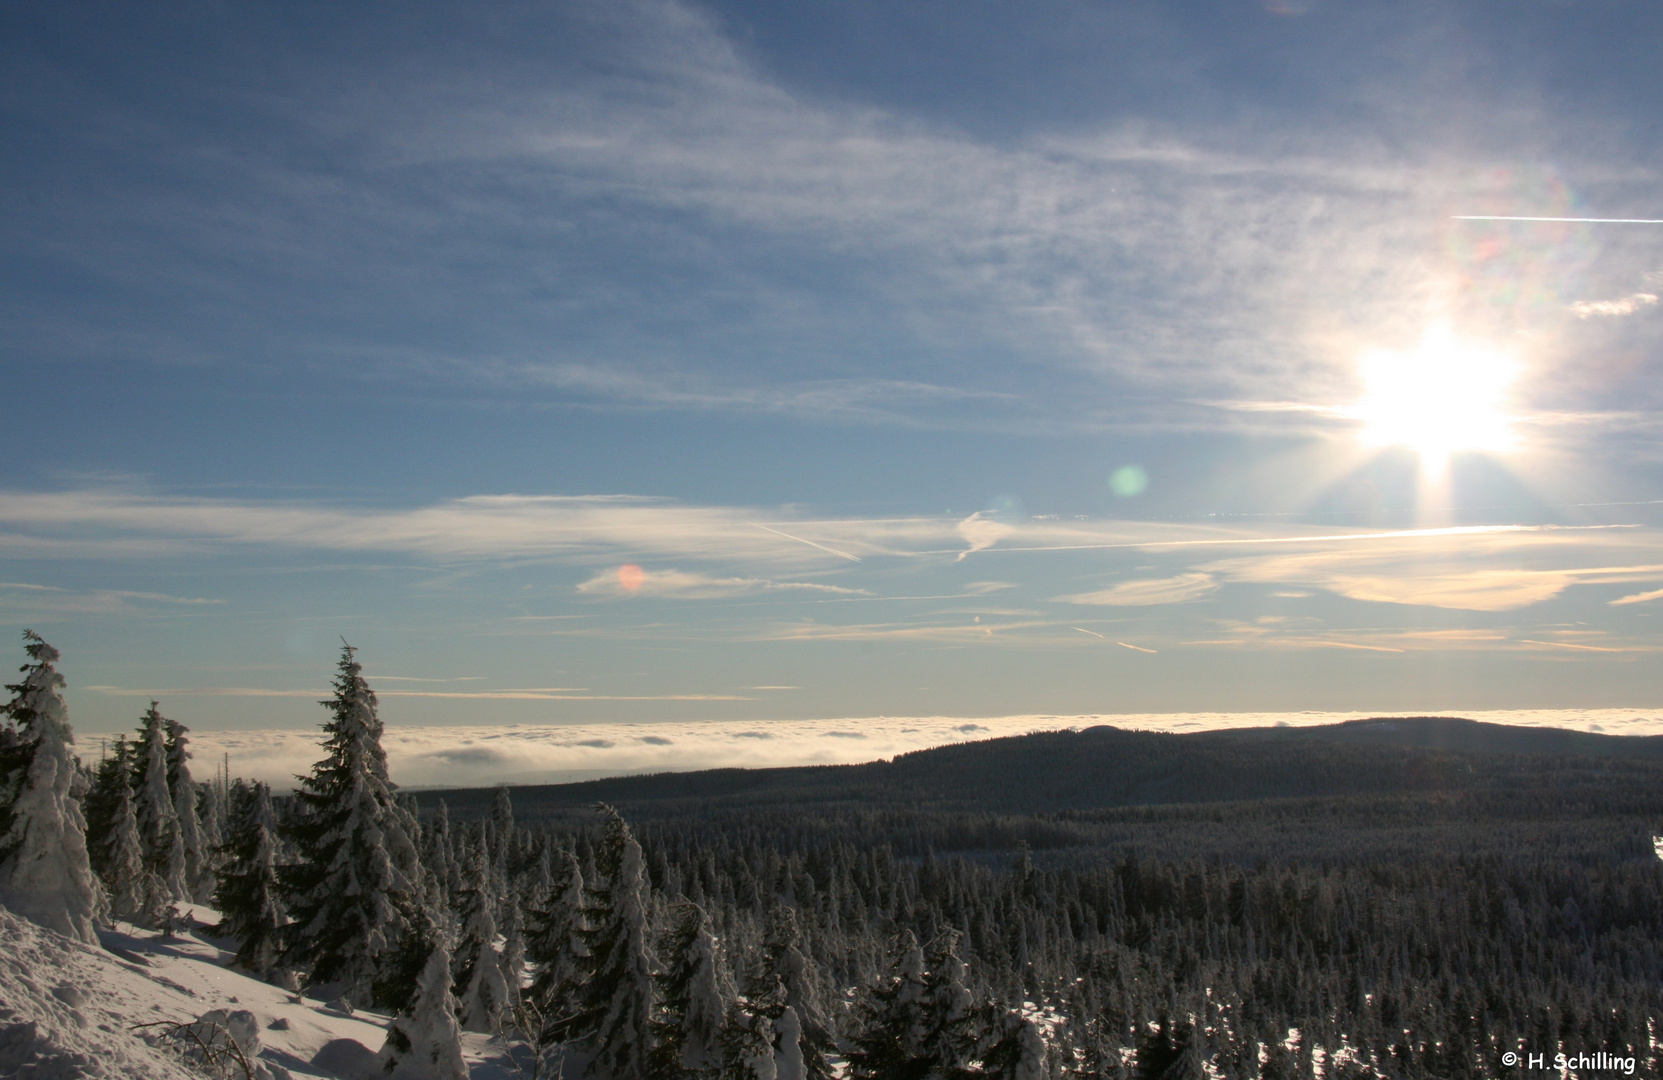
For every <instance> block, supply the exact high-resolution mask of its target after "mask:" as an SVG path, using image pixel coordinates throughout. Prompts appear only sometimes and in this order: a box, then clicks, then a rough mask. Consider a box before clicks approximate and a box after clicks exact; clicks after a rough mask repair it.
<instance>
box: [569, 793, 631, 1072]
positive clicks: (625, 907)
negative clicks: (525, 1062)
mask: <svg viewBox="0 0 1663 1080" xmlns="http://www.w3.org/2000/svg"><path fill="white" fill-rule="evenodd" d="M598 809H599V810H600V812H601V813H602V814H604V815H606V818H607V821H606V832H605V835H604V836H603V838H602V840H601V845H600V850H599V851H598V852H597V853H596V871H597V874H598V877H599V880H600V885H599V886H598V887H595V888H593V889H591V890H590V904H589V905H588V906H587V907H586V908H585V909H584V919H585V921H586V922H587V924H588V929H585V930H584V931H582V937H583V944H584V946H585V948H586V949H587V950H588V953H589V958H588V963H587V965H586V967H587V975H588V977H587V978H586V979H585V980H584V982H583V984H582V985H581V986H579V987H577V989H576V993H575V995H574V998H575V1000H574V1001H573V1002H572V1005H573V1006H574V1007H573V1009H572V1012H571V1013H570V1014H569V1015H568V1016H566V1017H563V1018H559V1017H557V1018H556V1022H555V1024H554V1025H553V1026H552V1028H551V1027H549V1026H545V1029H544V1030H545V1033H546V1034H548V1035H552V1036H553V1039H552V1040H548V1041H554V1042H573V1041H580V1042H582V1043H584V1044H585V1045H587V1046H588V1047H590V1048H591V1049H592V1050H593V1051H594V1058H593V1061H592V1064H591V1066H590V1067H591V1068H592V1069H593V1070H594V1071H595V1072H596V1073H597V1074H598V1075H600V1076H605V1077H611V1078H612V1080H640V1078H641V1077H644V1076H645V1075H646V1073H647V1058H648V1055H649V1054H650V1053H651V1051H652V1035H653V1031H652V1019H653V981H652V960H651V957H650V955H649V953H648V949H647V912H646V898H647V897H646V880H645V875H644V874H643V872H642V862H641V845H640V844H638V843H637V842H636V840H635V837H634V836H633V835H632V834H631V833H630V830H629V825H628V823H626V822H625V821H624V819H623V818H622V817H620V816H619V815H618V812H617V811H616V810H614V809H612V808H611V807H610V806H605V805H602V806H600V807H598Z"/></svg>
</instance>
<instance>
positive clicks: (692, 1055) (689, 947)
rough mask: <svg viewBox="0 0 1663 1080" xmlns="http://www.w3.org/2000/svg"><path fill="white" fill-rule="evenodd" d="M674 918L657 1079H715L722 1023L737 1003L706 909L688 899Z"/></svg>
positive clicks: (662, 988) (666, 952) (655, 1061)
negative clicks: (707, 921) (709, 1077)
mask: <svg viewBox="0 0 1663 1080" xmlns="http://www.w3.org/2000/svg"><path fill="white" fill-rule="evenodd" d="M672 918H673V920H674V921H673V922H672V923H671V926H670V929H669V932H668V933H667V934H666V935H665V939H664V943H663V946H662V947H661V949H660V950H659V951H660V955H662V956H663V957H664V968H663V970H662V971H661V972H660V973H659V975H658V988H659V1000H660V1010H659V1018H658V1020H657V1021H656V1022H655V1024H654V1027H655V1029H656V1032H657V1038H656V1040H655V1046H654V1048H653V1057H652V1062H651V1068H650V1073H651V1075H652V1076H653V1077H654V1078H655V1080H678V1078H685V1077H699V1076H710V1075H713V1074H714V1073H715V1072H716V1071H717V1070H719V1069H720V1068H721V1064H722V1025H723V1023H724V1022H725V1020H726V1018H727V1013H728V1007H729V1005H730V1004H731V1003H732V1001H733V999H734V993H733V988H732V986H731V985H729V980H728V979H727V978H726V975H725V973H724V972H723V971H722V970H721V968H720V957H719V955H718V953H717V947H716V938H715V936H714V935H713V934H711V932H710V930H709V929H708V928H707V927H706V925H705V913H704V909H703V908H701V907H699V906H698V905H697V904H694V903H691V902H689V901H683V902H682V903H681V904H678V905H677V906H676V908H675V910H674V911H673V913H672Z"/></svg>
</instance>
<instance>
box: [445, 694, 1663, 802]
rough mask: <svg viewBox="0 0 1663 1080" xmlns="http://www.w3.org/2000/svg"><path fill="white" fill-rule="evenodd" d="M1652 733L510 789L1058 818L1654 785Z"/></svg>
mask: <svg viewBox="0 0 1663 1080" xmlns="http://www.w3.org/2000/svg"><path fill="white" fill-rule="evenodd" d="M1659 782H1663V738H1656V737H1650V738H1636V737H1624V736H1609V735H1595V734H1588V733H1582V732H1572V731H1564V730H1556V729H1540V728H1521V727H1510V726H1504V725H1498V724H1485V723H1479V722H1476V721H1471V720H1453V719H1446V718H1408V719H1391V720H1359V721H1351V722H1348V723H1344V724H1334V725H1327V726H1322V727H1310V728H1240V729H1229V730H1222V731H1208V732H1194V733H1186V734H1166V733H1157V732H1144V731H1126V730H1122V729H1119V728H1114V727H1106V726H1105V727H1093V728H1088V729H1086V730H1083V731H1053V732H1041V733H1035V734H1030V735H1023V736H1016V737H1011V738H1002V739H989V740H985V741H980V742H970V743H960V744H955V745H952V746H944V747H938V748H936V749H932V750H922V751H917V752H915V753H910V754H904V755H901V756H899V757H896V758H895V759H893V760H892V761H877V762H871V763H868V764H863V765H834V766H814V767H800V768H782V769H716V770H709V771H704V772H691V773H661V774H655V775H650V776H628V777H616V778H612V779H607V780H595V781H588V782H585V783H578V784H557V785H546V786H525V787H517V788H515V789H514V807H515V811H516V813H517V814H518V815H520V817H521V818H522V819H523V820H537V819H548V818H559V817H565V816H567V815H568V814H569V813H570V812H571V811H574V810H579V809H587V808H588V807H591V806H593V805H594V804H595V803H597V802H606V803H611V804H613V805H616V806H618V807H619V809H621V810H623V811H624V812H625V813H626V814H629V815H631V816H632V817H635V818H637V819H642V820H647V819H662V818H668V817H674V816H676V815H677V814H680V813H686V812H697V813H709V812H711V811H721V810H735V811H737V810H750V811H757V810H766V809H767V808H768V807H770V806H778V807H781V808H784V807H787V806H789V807H791V808H792V809H793V810H795V811H802V810H805V809H807V808H808V807H809V806H812V805H816V804H818V805H821V806H824V807H827V808H829V807H830V806H832V805H835V804H859V805H861V806H864V807H869V808H884V807H890V808H894V809H896V810H908V811H914V812H916V811H920V810H932V811H948V812H951V811H962V812H982V813H1018V814H1021V813H1029V814H1031V813H1041V814H1044V813H1057V812H1066V811H1083V810H1098V809H1106V808H1113V807H1126V806H1148V805H1157V804H1172V803H1210V802H1239V801H1247V800H1260V799H1280V798H1313V797H1318V798H1320V797H1331V796H1357V795H1393V794H1408V793H1415V792H1452V793H1453V792H1484V791H1489V792H1505V791H1523V790H1530V791H1536V792H1543V791H1546V790H1557V791H1561V792H1565V793H1570V792H1572V791H1575V792H1576V793H1577V794H1578V795H1579V796H1581V797H1584V798H1593V799H1596V800H1598V799H1599V798H1600V793H1601V792H1607V793H1615V792H1618V791H1635V790H1645V789H1647V788H1648V787H1649V788H1650V789H1651V790H1657V789H1658V785H1659ZM441 796H442V797H443V798H444V800H445V802H446V803H447V804H448V806H449V809H450V811H451V813H452V814H453V815H456V816H458V817H460V818H464V819H466V818H471V817H475V816H478V815H480V814H483V813H484V812H485V811H486V810H487V808H488V807H489V805H490V802H491V799H492V796H493V791H492V790H491V789H472V790H460V789H459V790H448V791H443V792H426V793H422V794H420V795H419V796H418V800H419V801H420V803H421V804H422V805H423V806H424V807H425V808H431V807H432V806H433V805H436V803H437V800H438V798H439V797H441Z"/></svg>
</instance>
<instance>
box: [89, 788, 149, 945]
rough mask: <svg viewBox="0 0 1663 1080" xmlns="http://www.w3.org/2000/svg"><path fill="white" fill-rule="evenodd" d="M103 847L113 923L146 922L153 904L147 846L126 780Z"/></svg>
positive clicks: (103, 864)
mask: <svg viewBox="0 0 1663 1080" xmlns="http://www.w3.org/2000/svg"><path fill="white" fill-rule="evenodd" d="M100 846H101V847H102V848H103V852H102V856H101V858H100V864H101V865H102V867H103V871H102V873H101V875H100V876H101V877H102V879H103V882H104V895H105V896H106V897H107V898H108V900H109V911H110V917H111V918H112V919H123V920H125V921H127V922H143V921H145V920H146V918H147V916H148V914H149V909H150V906H151V902H150V900H149V897H148V896H147V893H148V892H150V891H153V890H151V889H147V885H149V884H150V882H148V881H147V880H146V878H147V877H148V876H149V875H148V873H147V872H146V870H145V868H144V845H143V844H141V843H140V842H139V819H138V818H137V817H136V816H134V814H133V792H132V791H131V789H129V788H128V787H127V784H126V781H125V780H123V781H122V783H121V784H120V786H118V787H117V788H116V809H115V817H114V820H113V821H112V822H111V823H110V826H109V828H108V829H107V830H106V831H105V833H104V836H103V838H102V841H101V844H100Z"/></svg>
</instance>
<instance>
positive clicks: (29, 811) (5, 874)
mask: <svg viewBox="0 0 1663 1080" xmlns="http://www.w3.org/2000/svg"><path fill="white" fill-rule="evenodd" d="M23 640H24V651H25V652H26V653H27V654H28V656H29V663H27V664H24V665H23V667H22V668H21V669H20V670H21V671H22V673H23V679H22V681H21V682H17V683H12V684H9V685H8V686H7V687H6V689H8V690H10V691H11V692H12V698H11V701H10V702H8V703H7V705H6V709H5V716H6V724H5V726H4V729H3V730H4V731H5V738H4V739H3V740H0V769H4V773H3V775H0V904H4V905H5V906H6V907H8V908H10V909H11V910H12V911H14V912H16V913H17V914H19V915H22V916H23V917H24V918H27V919H30V920H32V921H33V922H36V923H39V924H40V925H41V926H44V927H47V928H48V929H51V930H56V931H58V932H59V933H61V934H65V935H68V936H69V937H72V938H75V939H76V940H78V941H83V942H85V943H87V944H89V945H96V944H97V943H98V937H97V935H96V934H95V933H94V930H93V923H94V921H95V920H96V919H97V918H99V917H100V912H101V910H102V908H103V894H102V890H101V889H100V888H99V886H98V881H97V879H96V878H95V877H94V876H93V872H92V863H91V861H90V860H89V859H88V857H87V836H86V820H85V819H84V818H83V817H82V816H81V799H82V797H83V796H84V795H85V794H86V786H87V785H86V779H85V777H84V776H83V774H82V772H81V770H80V769H79V768H77V763H76V760H75V755H74V751H73V750H72V749H71V748H72V747H73V746H74V745H75V733H74V731H73V730H72V729H71V728H70V726H69V709H68V707H67V706H66V705H65V704H64V699H63V695H62V694H61V693H59V691H60V690H61V689H62V688H63V686H64V677H63V676H62V675H60V674H58V670H57V668H56V667H55V666H54V665H56V664H57V662H58V659H59V657H58V650H56V649H54V648H53V647H52V646H50V645H48V644H47V643H46V642H45V641H43V640H42V639H41V637H40V635H39V634H36V633H35V632H34V631H32V630H25V631H24V632H23Z"/></svg>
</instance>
